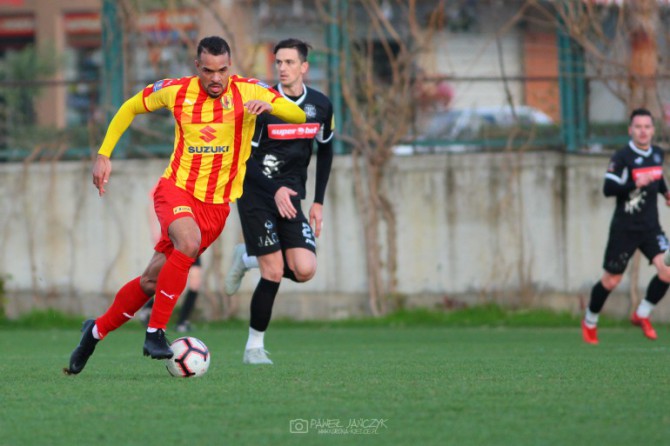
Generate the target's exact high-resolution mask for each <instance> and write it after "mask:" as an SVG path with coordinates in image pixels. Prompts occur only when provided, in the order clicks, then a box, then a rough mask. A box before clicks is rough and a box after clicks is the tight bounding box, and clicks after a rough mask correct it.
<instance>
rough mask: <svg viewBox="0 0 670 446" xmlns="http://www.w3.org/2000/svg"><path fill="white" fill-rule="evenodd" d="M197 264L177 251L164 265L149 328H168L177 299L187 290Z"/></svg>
mask: <svg viewBox="0 0 670 446" xmlns="http://www.w3.org/2000/svg"><path fill="white" fill-rule="evenodd" d="M193 262H195V259H194V258H191V257H189V256H187V255H186V254H184V253H182V252H179V251H177V250H176V249H175V250H174V251H172V254H171V255H170V257H169V258H168V259H167V262H165V265H163V268H162V269H161V272H160V274H158V280H157V281H156V296H155V298H154V306H153V308H152V309H151V318H150V319H149V327H151V328H161V329H163V330H165V328H166V327H167V324H168V321H169V320H170V316H171V315H172V311H173V310H174V307H175V305H176V304H177V299H179V296H181V293H182V292H183V291H184V288H186V281H187V279H188V270H189V269H190V268H191V265H193Z"/></svg>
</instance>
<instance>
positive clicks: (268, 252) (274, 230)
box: [225, 39, 334, 364]
mask: <svg viewBox="0 0 670 446" xmlns="http://www.w3.org/2000/svg"><path fill="white" fill-rule="evenodd" d="M309 48H310V46H309V45H308V44H306V43H305V42H303V41H300V40H297V39H286V40H282V41H281V42H279V43H278V44H277V45H276V46H275V48H274V55H275V67H276V69H277V73H278V74H279V84H278V85H276V86H275V87H274V88H275V89H276V90H278V91H279V92H280V93H281V94H282V95H283V96H284V97H285V98H287V99H289V100H291V101H293V102H295V103H296V104H298V105H299V106H300V108H302V109H303V110H304V111H305V115H306V116H307V122H306V123H305V124H300V125H296V124H286V123H284V122H282V121H280V120H279V119H275V118H274V117H273V116H269V114H267V113H265V114H264V115H261V116H259V117H258V118H257V120H256V133H255V134H254V137H253V140H252V146H253V148H252V154H251V158H250V160H249V163H248V164H247V175H246V177H245V179H244V194H243V195H242V197H241V198H240V199H239V200H238V201H237V209H238V211H239V214H240V221H241V223H242V231H243V233H244V242H245V243H244V244H243V245H238V246H237V247H235V251H234V255H233V263H232V266H231V268H230V270H229V271H228V274H227V275H226V279H225V289H226V293H227V294H229V295H232V294H235V293H236V292H237V290H238V289H239V286H240V282H241V280H242V277H243V276H244V273H245V272H246V271H247V270H248V269H249V268H251V267H255V266H258V267H259V268H260V272H261V279H260V281H259V282H258V285H257V286H256V289H255V290H254V293H253V296H252V298H251V320H250V323H249V339H248V341H247V345H246V348H245V352H244V358H243V362H244V363H245V364H272V361H271V360H270V359H269V358H268V357H267V351H266V350H265V346H264V336H265V331H266V329H267V327H268V325H269V323H270V318H271V316H272V306H273V304H274V300H275V296H276V295H277V291H278V290H279V284H280V282H281V279H282V277H287V278H289V279H291V280H293V281H295V282H306V281H308V280H310V279H311V278H312V277H313V276H314V274H315V273H316V239H315V236H316V237H319V235H320V234H321V229H322V226H323V217H322V207H323V200H324V195H325V192H326V184H327V183H328V177H329V175H330V167H331V164H332V161H333V149H332V138H333V130H334V123H333V108H332V105H331V103H330V100H329V99H328V98H327V97H326V96H325V95H324V94H323V93H320V92H319V91H317V90H314V89H313V88H309V87H307V86H305V84H304V83H303V76H304V75H305V74H306V73H307V70H308V68H309V64H308V63H307V53H308V50H309ZM265 115H268V116H265ZM315 140H316V143H317V149H318V150H317V153H316V187H315V191H314V203H313V204H312V206H311V207H310V210H309V220H308V219H307V218H306V217H305V215H304V214H303V212H302V209H301V207H300V203H301V200H303V199H305V196H306V191H305V183H306V181H307V166H308V165H309V162H310V159H311V156H312V152H313V149H314V141H315Z"/></svg>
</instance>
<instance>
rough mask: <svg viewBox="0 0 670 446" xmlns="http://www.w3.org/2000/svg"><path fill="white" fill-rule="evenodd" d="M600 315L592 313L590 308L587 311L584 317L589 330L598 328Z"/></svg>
mask: <svg viewBox="0 0 670 446" xmlns="http://www.w3.org/2000/svg"><path fill="white" fill-rule="evenodd" d="M598 316H600V315H599V314H598V313H592V312H591V310H589V309H588V308H587V309H586V314H585V315H584V323H585V324H586V326H587V327H589V328H596V326H598Z"/></svg>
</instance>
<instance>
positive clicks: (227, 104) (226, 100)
mask: <svg viewBox="0 0 670 446" xmlns="http://www.w3.org/2000/svg"><path fill="white" fill-rule="evenodd" d="M221 106H222V107H223V109H224V110H230V109H231V108H233V101H231V99H230V96H225V95H224V96H223V97H221Z"/></svg>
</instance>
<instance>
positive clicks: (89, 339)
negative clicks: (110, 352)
mask: <svg viewBox="0 0 670 446" xmlns="http://www.w3.org/2000/svg"><path fill="white" fill-rule="evenodd" d="M94 325H95V320H94V319H88V320H87V321H84V324H83V325H82V328H81V332H82V335H81V340H80V341H79V345H78V346H77V348H75V349H74V351H72V354H71V355H70V367H68V368H66V369H63V372H65V374H66V375H76V374H78V373H80V372H81V371H82V370H84V367H86V362H87V361H88V358H90V357H91V355H92V354H93V351H94V350H95V346H96V344H97V343H98V341H99V339H95V338H94V337H93V326H94Z"/></svg>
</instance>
